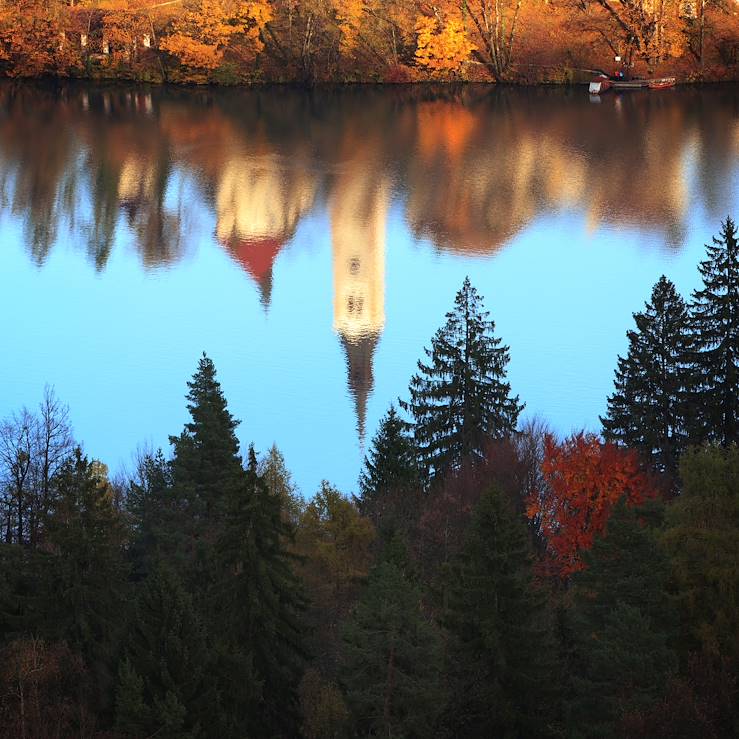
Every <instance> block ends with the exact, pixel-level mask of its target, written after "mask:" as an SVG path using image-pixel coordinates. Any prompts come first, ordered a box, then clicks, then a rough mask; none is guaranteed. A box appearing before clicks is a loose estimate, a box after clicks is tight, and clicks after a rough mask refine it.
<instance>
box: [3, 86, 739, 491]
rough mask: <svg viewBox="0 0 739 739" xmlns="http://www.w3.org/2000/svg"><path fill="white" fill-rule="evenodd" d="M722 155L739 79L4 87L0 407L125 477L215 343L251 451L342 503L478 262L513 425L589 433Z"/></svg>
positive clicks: (731, 194) (733, 177) (737, 191)
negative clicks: (571, 84) (705, 82)
mask: <svg viewBox="0 0 739 739" xmlns="http://www.w3.org/2000/svg"><path fill="white" fill-rule="evenodd" d="M738 160H739V89H738V88H737V87H722V88H703V89H684V90H682V89H680V90H671V91H662V92H641V91H640V92H632V93H629V94H625V95H621V96H617V95H615V94H612V93H611V94H609V95H608V96H605V97H604V98H603V100H602V101H600V102H599V101H594V100H591V99H589V98H588V95H587V93H586V92H585V91H584V90H583V89H581V88H578V89H573V90H510V89H494V88H490V87H471V88H469V87H468V88H464V89H460V90H450V89H446V90H444V89H433V88H412V89H409V88H398V89H383V90H376V89H348V90H343V91H326V90H323V91H313V92H303V91H296V90H287V89H267V90H260V91H193V90H161V89H151V90H148V89H141V88H136V89H134V88H131V89H126V88H120V87H116V88H104V87H93V86H83V85H79V86H77V85H71V86H63V87H54V88H52V87H43V86H39V85H21V86H18V85H14V84H11V83H9V84H3V85H0V321H1V323H0V325H1V326H2V337H1V338H0V341H1V342H2V343H1V344H0V380H1V381H0V417H2V416H5V415H7V414H8V413H10V412H11V411H12V410H14V409H17V408H19V407H20V406H22V405H23V404H26V405H35V404H36V403H37V401H38V400H39V399H40V397H41V394H42V391H43V387H44V384H45V383H49V384H52V385H54V386H55V388H56V391H57V394H58V395H59V396H60V397H61V398H62V399H63V400H64V401H65V402H67V403H68V404H69V405H70V407H71V412H72V420H73V423H74V426H75V430H76V433H77V436H78V437H79V438H81V439H82V440H83V441H84V443H85V446H86V449H87V450H88V452H89V453H90V454H91V455H92V456H94V457H97V458H99V459H102V460H103V461H105V462H107V463H108V465H109V466H110V467H111V468H112V469H113V470H115V469H116V468H118V467H119V466H120V465H122V464H125V463H127V462H128V461H129V460H130V457H131V453H132V451H133V450H134V449H135V448H136V447H137V446H139V445H142V444H150V445H154V446H159V445H162V446H165V447H166V444H167V436H168V434H174V433H177V432H179V430H180V429H181V427H182V424H183V422H184V421H185V418H186V410H185V400H184V393H185V391H186V387H185V382H186V380H187V379H188V378H189V376H190V375H191V374H192V372H193V370H194V369H195V366H196V363H197V358H198V356H199V354H200V353H201V352H202V351H203V350H205V351H207V353H208V354H209V355H210V356H212V357H213V359H214V360H215V362H216V365H217V367H218V370H219V376H220V379H221V382H222V385H223V387H224V390H225V392H226V395H227V397H228V399H229V403H230V406H231V409H232V411H233V412H234V414H235V415H236V416H237V417H239V418H241V419H242V424H241V426H240V428H239V432H240V437H241V439H242V441H243V442H245V443H246V442H248V441H252V440H253V441H254V443H255V445H256V447H257V450H258V451H264V450H265V449H266V448H267V447H268V446H270V445H271V444H272V442H276V443H277V444H278V446H279V447H280V448H281V449H282V451H283V452H284V454H285V456H286V459H287V463H288V466H289V467H290V468H291V469H292V471H293V473H294V476H295V478H296V481H297V482H298V484H299V485H300V487H301V489H302V491H303V492H304V493H306V494H310V493H312V492H313V491H314V490H315V488H316V487H317V485H318V483H319V481H320V479H321V478H323V477H327V478H329V479H330V480H331V481H332V482H334V483H336V484H338V485H339V486H340V487H342V488H343V489H344V490H345V491H347V492H349V491H352V490H354V489H355V488H356V478H357V474H358V472H359V468H360V464H361V459H362V454H363V451H362V439H363V438H364V439H365V445H366V444H367V443H369V440H370V439H371V436H372V434H373V432H374V430H375V428H376V426H377V422H378V420H379V418H380V417H381V415H382V414H383V413H384V411H385V410H386V408H387V406H388V404H389V403H390V402H391V401H392V400H394V399H395V398H396V397H397V396H399V395H400V396H403V395H404V394H405V391H406V388H407V384H408V379H409V377H410V375H411V374H412V372H413V371H414V368H415V362H416V360H417V359H418V358H419V357H420V356H421V354H422V351H423V347H424V346H426V345H428V343H429V339H430V337H431V335H432V334H433V332H434V331H435V330H436V328H438V326H440V325H441V323H442V322H443V319H444V313H445V312H446V311H447V310H448V309H449V308H450V306H451V304H452V301H453V297H454V293H455V292H456V290H457V289H458V288H459V287H460V285H461V283H462V280H463V279H464V276H465V275H470V277H471V279H472V281H473V284H475V285H476V286H477V287H478V289H479V290H480V292H481V293H482V294H483V295H484V296H485V299H486V304H487V306H488V308H489V309H490V311H491V314H492V317H493V318H494V319H495V321H496V323H497V330H498V332H499V334H500V335H502V336H503V338H504V340H505V342H506V343H508V344H509V345H510V347H511V356H512V359H511V363H510V367H509V375H510V380H511V383H512V385H513V390H514V392H516V393H519V394H520V396H521V399H522V400H524V401H525V402H526V413H527V414H529V415H533V414H537V415H541V416H543V417H545V418H546V419H548V420H549V421H550V423H551V424H552V425H553V427H554V428H555V429H557V430H558V431H561V432H568V431H570V430H572V429H576V428H582V427H586V428H592V429H597V428H598V414H599V413H602V412H603V411H604V408H605V401H606V397H607V394H608V393H609V392H610V389H611V385H612V373H613V368H614V366H615V363H616V356H617V354H618V353H619V352H623V351H624V348H625V343H626V339H625V331H626V329H627V328H629V327H630V326H631V322H632V321H631V313H632V312H633V311H635V310H639V309H640V308H641V306H642V305H643V301H644V300H646V299H647V298H648V297H649V293H650V290H651V287H652V285H653V283H654V282H655V281H656V280H657V279H658V278H659V276H660V275H661V274H662V273H664V274H666V275H667V276H668V277H670V278H671V279H672V280H673V281H674V282H675V283H676V284H677V286H678V287H679V288H680V289H681V291H682V292H683V294H684V295H687V294H688V293H689V292H690V291H691V290H692V289H693V288H694V287H696V286H697V284H698V272H697V269H696V265H697V262H698V260H699V259H700V258H701V257H702V256H703V252H704V248H703V244H704V242H706V241H708V240H709V239H710V237H711V235H712V234H713V233H717V232H718V228H719V222H720V220H721V219H722V218H724V217H725V216H726V215H727V214H729V213H733V214H734V215H735V217H736V216H739V163H738Z"/></svg>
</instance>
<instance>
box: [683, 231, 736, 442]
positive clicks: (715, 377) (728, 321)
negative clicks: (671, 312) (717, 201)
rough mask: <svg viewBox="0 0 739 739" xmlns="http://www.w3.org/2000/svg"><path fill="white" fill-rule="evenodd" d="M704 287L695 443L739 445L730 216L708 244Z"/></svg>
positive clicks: (694, 317) (698, 324) (696, 296)
mask: <svg viewBox="0 0 739 739" xmlns="http://www.w3.org/2000/svg"><path fill="white" fill-rule="evenodd" d="M706 249H707V252H708V254H707V259H706V260H705V261H703V262H701V263H700V266H699V268H698V269H699V270H700V273H701V277H702V278H703V288H702V289H701V290H696V291H695V292H694V293H693V302H692V305H691V328H692V331H693V337H694V340H695V348H696V350H697V352H696V358H695V367H694V376H693V381H694V382H695V384H696V389H695V393H694V397H693V398H692V400H691V402H692V404H693V405H694V407H695V408H696V410H698V411H699V419H698V424H697V428H696V429H695V431H694V439H695V441H703V440H706V439H707V440H710V441H717V442H718V443H720V444H722V445H723V446H728V445H729V444H732V443H735V442H739V244H738V243H737V229H736V225H735V223H734V221H733V220H732V219H731V218H728V217H727V219H726V221H724V223H723V224H721V233H720V236H719V237H718V238H717V237H715V236H714V238H713V244H711V245H707V246H706Z"/></svg>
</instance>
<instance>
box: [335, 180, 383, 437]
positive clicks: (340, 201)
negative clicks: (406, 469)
mask: <svg viewBox="0 0 739 739" xmlns="http://www.w3.org/2000/svg"><path fill="white" fill-rule="evenodd" d="M389 199H390V187H389V184H388V183H387V182H386V180H385V179H384V177H383V176H382V175H381V174H379V175H378V174H376V173H374V174H373V173H372V172H371V171H368V170H367V169H364V168H363V167H354V166H353V167H350V168H349V169H348V171H347V172H346V173H344V174H342V175H340V176H339V181H338V182H337V183H336V188H335V189H334V191H333V195H332V199H331V204H330V212H331V243H332V250H333V253H332V256H333V269H334V331H336V333H337V334H338V336H339V338H340V340H341V344H342V346H343V348H344V351H345V352H346V364H347V370H348V374H349V391H350V393H351V395H352V398H353V399H354V405H355V410H356V415H357V431H358V433H359V438H360V442H361V443H362V444H364V437H365V430H366V421H367V401H368V399H369V396H370V394H371V393H372V387H373V383H374V378H373V359H374V353H375V348H376V347H377V344H378V342H379V339H380V335H381V334H382V329H383V327H384V326H385V222H386V218H387V208H388V202H389Z"/></svg>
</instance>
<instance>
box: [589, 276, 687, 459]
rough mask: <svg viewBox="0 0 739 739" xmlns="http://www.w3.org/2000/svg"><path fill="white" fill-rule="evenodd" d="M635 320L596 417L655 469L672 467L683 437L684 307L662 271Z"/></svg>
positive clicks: (614, 437)
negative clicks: (605, 409) (603, 412)
mask: <svg viewBox="0 0 739 739" xmlns="http://www.w3.org/2000/svg"><path fill="white" fill-rule="evenodd" d="M634 321H635V323H636V330H630V331H628V332H627V336H628V340H629V350H628V353H627V355H626V357H625V358H623V357H619V358H618V369H617V370H616V378H615V383H614V384H615V392H614V393H613V395H611V397H610V398H608V412H607V414H606V416H605V418H601V422H602V423H603V429H604V436H605V437H606V440H607V441H613V442H618V443H621V444H624V445H625V446H628V447H631V448H635V449H639V450H640V451H641V452H642V453H643V454H644V455H645V457H646V458H648V459H651V461H652V463H653V464H654V466H655V467H656V468H657V469H659V470H662V471H664V470H674V468H675V465H676V461H677V457H678V455H679V453H680V452H681V451H682V450H683V448H684V447H685V442H686V417H685V416H686V412H687V411H688V408H687V404H686V398H685V384H686V381H687V377H686V371H687V365H688V361H689V348H690V335H689V331H688V308H687V306H686V304H685V301H684V300H683V299H682V297H681V296H680V295H679V293H678V292H677V290H676V289H675V286H674V285H673V284H672V282H670V280H668V279H667V278H666V277H665V276H664V275H663V276H662V277H660V279H659V281H658V282H657V284H656V285H655V286H654V289H653V290H652V297H651V300H650V301H649V302H647V303H646V305H645V310H644V311H643V312H641V313H634Z"/></svg>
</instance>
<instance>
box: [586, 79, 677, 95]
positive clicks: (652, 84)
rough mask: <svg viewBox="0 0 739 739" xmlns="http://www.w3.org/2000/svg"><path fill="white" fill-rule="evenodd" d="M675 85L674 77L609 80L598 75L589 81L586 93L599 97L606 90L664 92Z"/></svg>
mask: <svg viewBox="0 0 739 739" xmlns="http://www.w3.org/2000/svg"><path fill="white" fill-rule="evenodd" d="M676 84H677V79H676V78H675V77H656V78H652V79H636V80H626V79H621V78H617V79H611V78H610V77H606V76H605V75H600V76H598V77H596V78H595V79H593V80H591V82H590V85H589V87H588V92H589V93H590V94H591V95H600V94H602V93H604V92H607V91H608V90H643V89H649V90H666V89H667V88H669V87H674V86H675V85H676Z"/></svg>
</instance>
